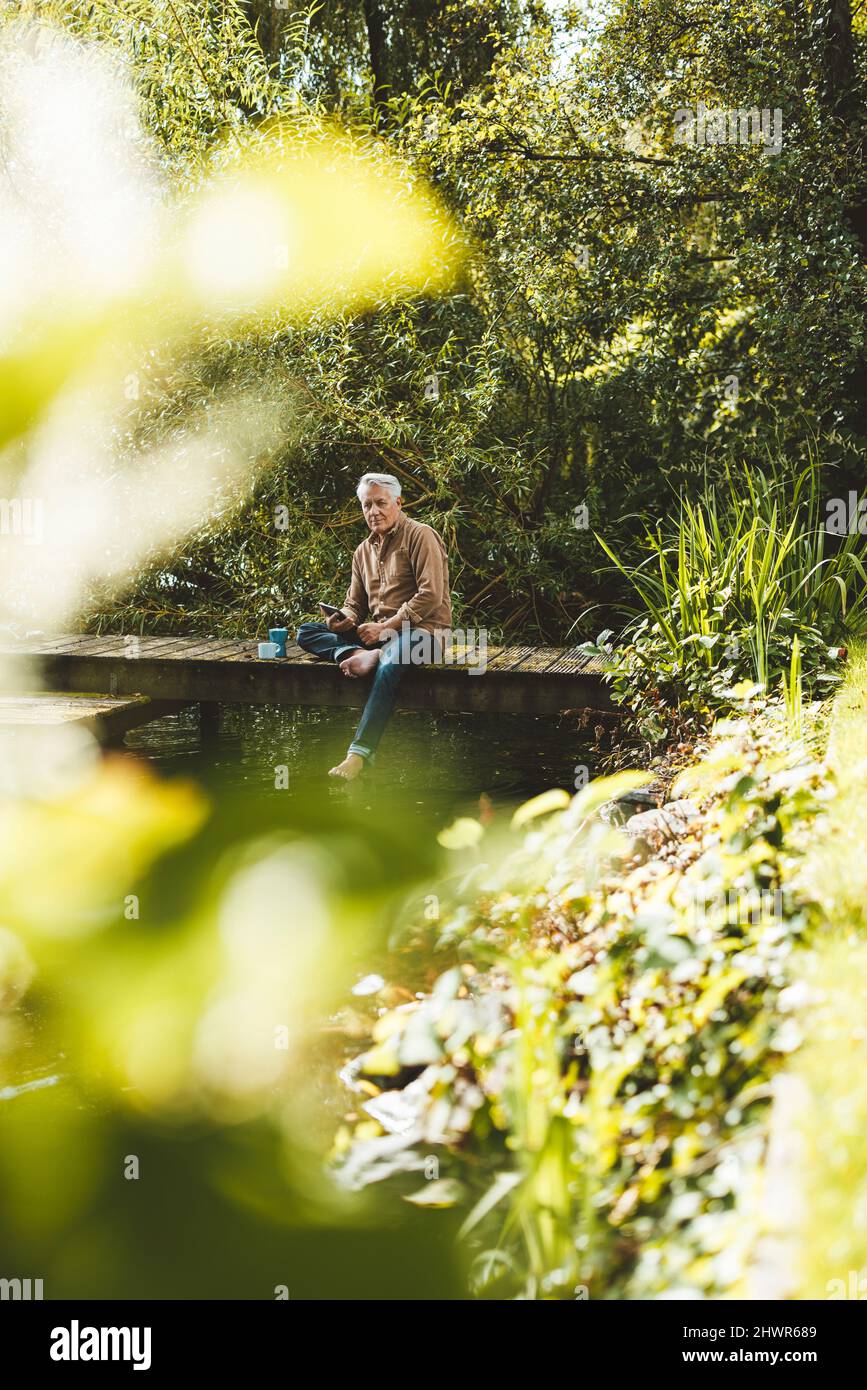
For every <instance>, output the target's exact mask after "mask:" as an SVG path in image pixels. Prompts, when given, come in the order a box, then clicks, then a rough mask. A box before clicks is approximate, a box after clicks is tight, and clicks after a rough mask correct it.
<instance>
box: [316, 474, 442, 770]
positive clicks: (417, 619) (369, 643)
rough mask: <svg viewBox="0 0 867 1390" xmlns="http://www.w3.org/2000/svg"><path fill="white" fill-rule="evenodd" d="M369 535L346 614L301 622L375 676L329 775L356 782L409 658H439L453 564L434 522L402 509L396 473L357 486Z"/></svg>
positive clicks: (352, 666) (351, 669)
mask: <svg viewBox="0 0 867 1390" xmlns="http://www.w3.org/2000/svg"><path fill="white" fill-rule="evenodd" d="M356 491H357V493H358V500H359V501H360V503H361V510H362V512H363V513H364V519H365V521H366V522H367V526H368V529H369V531H370V534H369V535H368V536H366V537H365V539H364V540H363V541H362V542H361V544H360V545H359V546H358V547H357V549H356V551H355V553H354V555H353V557H352V578H351V580H350V583H349V588H348V590H347V592H346V598H345V599H344V601H343V607H342V610H341V613H342V615H343V616H341V613H332V614H331V616H330V617H329V618H328V620H327V622H324V623H302V625H301V627H300V628H299V630H298V645H299V646H301V647H303V648H304V650H305V651H308V652H312V653H313V654H314V655H315V656H319V657H322V658H323V660H326V661H336V662H338V663H339V665H340V669H341V671H342V672H343V674H344V675H345V676H348V677H350V678H356V679H357V678H358V677H361V676H369V675H373V686H372V689H371V691H370V694H369V696H368V698H367V703H366V705H365V706H364V712H363V714H362V716H361V721H360V723H359V725H358V728H357V729H356V731H355V737H354V738H353V740H352V742H351V743H350V745H349V751H348V753H347V754H346V757H345V758H344V759H343V762H341V763H338V764H337V766H336V767H333V768H331V771H330V774H329V775H330V776H331V777H343V778H345V779H346V780H347V781H352V780H353V779H354V778H355V777H357V776H358V775H359V773H360V772H362V771H363V769H364V766H365V763H366V762H369V761H370V760H371V759H372V758H373V756H374V754H375V752H376V749H377V746H378V744H379V741H380V739H381V738H382V735H383V733H384V731H385V726H386V724H387V723H388V720H389V717H390V715H391V712H392V710H393V709H394V706H395V702H396V700H397V692H398V687H399V685H400V680H401V677H402V675H403V672H404V670H405V668H406V666H407V665H409V664H411V663H413V664H415V663H417V662H419V660H420V659H421V660H422V661H424V660H428V661H430V660H433V658H434V653H435V651H436V644H437V638H436V635H435V634H436V632H437V631H438V630H441V629H448V628H450V627H451V621H452V605H451V597H450V595H449V565H448V559H447V556H446V551H445V546H444V545H443V543H442V541H441V540H440V537H439V536H438V535H437V533H436V531H434V529H433V528H432V527H431V526H425V525H424V524H423V523H422V522H419V521H413V520H412V518H411V517H408V516H406V515H405V513H404V512H403V510H402V507H403V501H402V498H401V489H400V483H399V481H398V480H397V478H394V477H392V475H391V474H390V473H365V475H364V477H363V478H362V479H361V481H360V482H359V484H358V488H357V489H356Z"/></svg>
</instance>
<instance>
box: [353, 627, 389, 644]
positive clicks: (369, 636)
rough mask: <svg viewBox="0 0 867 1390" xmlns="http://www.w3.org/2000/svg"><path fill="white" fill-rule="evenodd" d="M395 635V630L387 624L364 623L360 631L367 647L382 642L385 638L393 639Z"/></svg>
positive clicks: (359, 633)
mask: <svg viewBox="0 0 867 1390" xmlns="http://www.w3.org/2000/svg"><path fill="white" fill-rule="evenodd" d="M393 633H394V628H393V627H389V626H388V624H387V623H362V624H361V625H360V627H359V629H358V635H359V637H360V638H361V640H362V642H364V643H365V645H366V646H372V645H373V643H374V642H381V641H382V639H383V637H391V636H392V635H393Z"/></svg>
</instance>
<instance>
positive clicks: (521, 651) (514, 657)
mask: <svg viewBox="0 0 867 1390" xmlns="http://www.w3.org/2000/svg"><path fill="white" fill-rule="evenodd" d="M532 651H533V648H532V647H501V648H500V651H499V652H498V654H497V655H496V656H495V657H493V658H492V659H491V660H490V661H489V662H488V670H489V671H510V670H512V669H513V667H515V666H517V664H518V662H519V661H522V660H523V658H524V657H525V656H529V655H530V653H531V652H532Z"/></svg>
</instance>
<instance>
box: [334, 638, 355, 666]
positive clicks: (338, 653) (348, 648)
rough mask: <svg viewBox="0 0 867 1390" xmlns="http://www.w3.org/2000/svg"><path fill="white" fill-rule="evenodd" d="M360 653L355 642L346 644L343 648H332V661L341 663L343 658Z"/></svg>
mask: <svg viewBox="0 0 867 1390" xmlns="http://www.w3.org/2000/svg"><path fill="white" fill-rule="evenodd" d="M358 651H361V647H360V646H359V645H358V643H357V642H347V643H346V645H345V646H343V647H335V648H334V660H335V661H343V660H344V658H345V657H347V656H351V654H352V653H353V652H358Z"/></svg>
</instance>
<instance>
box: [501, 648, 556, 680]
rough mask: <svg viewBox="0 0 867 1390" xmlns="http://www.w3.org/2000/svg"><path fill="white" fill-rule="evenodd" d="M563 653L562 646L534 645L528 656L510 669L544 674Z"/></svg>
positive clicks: (525, 673)
mask: <svg viewBox="0 0 867 1390" xmlns="http://www.w3.org/2000/svg"><path fill="white" fill-rule="evenodd" d="M562 655H563V648H562V647H533V648H532V649H531V650H530V652H529V653H528V654H527V655H526V656H522V657H521V659H520V660H519V661H516V662H514V663H513V665H512V666H511V667H510V670H512V671H520V672H521V674H522V675H537V674H542V673H544V672H545V671H547V670H548V669H549V667H551V666H553V664H554V662H555V661H557V660H558V658H559V657H561V656H562Z"/></svg>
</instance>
